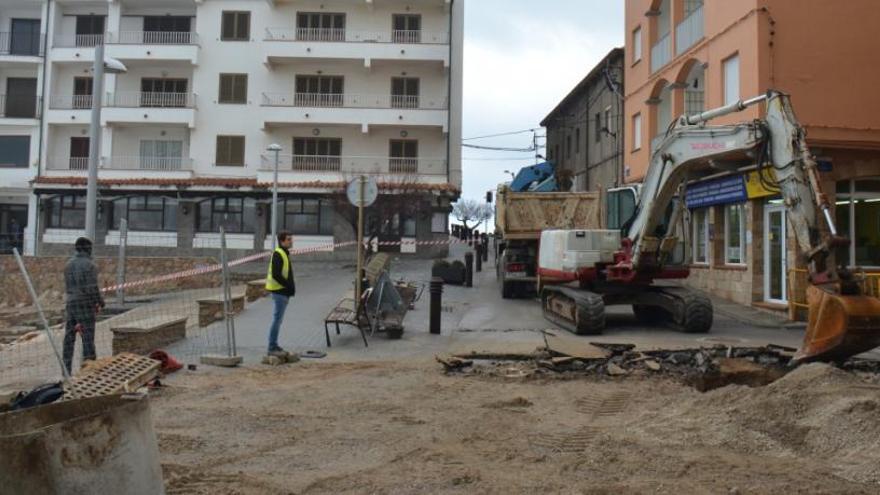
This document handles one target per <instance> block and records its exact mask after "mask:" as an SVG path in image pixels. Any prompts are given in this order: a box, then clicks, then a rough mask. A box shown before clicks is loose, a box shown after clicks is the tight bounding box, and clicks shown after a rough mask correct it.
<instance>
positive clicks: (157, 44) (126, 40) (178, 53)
mask: <svg viewBox="0 0 880 495" xmlns="http://www.w3.org/2000/svg"><path fill="white" fill-rule="evenodd" d="M107 43H108V44H107V53H108V55H110V56H111V57H114V58H117V59H119V60H123V61H126V60H163V61H179V62H189V63H191V64H192V65H197V64H198V57H199V37H198V34H196V33H193V32H189V31H121V32H119V33H113V34H111V35H110V36H109V38H108V41H107Z"/></svg>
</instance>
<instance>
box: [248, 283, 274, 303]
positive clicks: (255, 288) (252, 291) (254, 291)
mask: <svg viewBox="0 0 880 495" xmlns="http://www.w3.org/2000/svg"><path fill="white" fill-rule="evenodd" d="M268 293H269V291H267V290H266V279H264V278H260V279H257V280H251V281H250V282H248V283H247V289H245V293H244V295H245V298H246V299H247V302H254V301H256V300H257V299H260V298H262V297H265V296H266V294H268Z"/></svg>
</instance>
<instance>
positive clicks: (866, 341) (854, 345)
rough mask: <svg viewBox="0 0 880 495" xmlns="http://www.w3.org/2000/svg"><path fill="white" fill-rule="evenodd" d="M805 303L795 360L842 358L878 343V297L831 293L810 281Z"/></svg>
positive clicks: (879, 344) (879, 339) (879, 329)
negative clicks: (803, 330) (805, 318)
mask: <svg viewBox="0 0 880 495" xmlns="http://www.w3.org/2000/svg"><path fill="white" fill-rule="evenodd" d="M807 303H808V304H809V306H810V310H809V321H808V324H807V333H806V335H805V336H804V343H803V344H802V345H801V348H800V349H799V350H798V352H797V353H796V354H795V356H794V362H795V363H803V362H808V361H845V360H846V359H847V358H849V357H852V356H855V355H856V354H861V353H863V352H867V351H870V350H871V349H874V348H875V347H878V346H880V299H878V298H876V297H870V296H864V295H841V294H835V293H833V292H830V291H828V290H825V289H823V288H820V287H817V286H814V285H811V286H809V287H808V288H807Z"/></svg>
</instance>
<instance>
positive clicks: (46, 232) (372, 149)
mask: <svg viewBox="0 0 880 495" xmlns="http://www.w3.org/2000/svg"><path fill="white" fill-rule="evenodd" d="M463 3H464V2H463V0H409V1H407V0H323V1H312V0H53V1H45V0H30V1H29V0H0V31H7V33H8V34H7V33H3V34H0V36H5V38H0V87H2V88H5V91H6V93H7V96H6V97H5V98H6V103H7V104H6V110H7V111H6V113H5V114H4V115H3V118H2V119H0V164H2V165H3V166H9V167H11V168H8V169H7V168H4V169H0V174H2V175H3V176H6V175H7V174H8V175H9V177H10V179H11V180H10V181H7V180H4V181H3V185H2V187H0V212H5V211H7V209H8V210H10V211H15V213H14V214H15V215H25V218H26V225H27V226H26V229H25V233H26V234H25V241H26V242H25V244H27V245H26V246H25V248H26V251H27V252H34V251H35V252H37V253H38V254H52V253H57V252H61V251H64V252H66V251H68V250H69V246H70V243H71V242H72V240H73V239H75V238H76V237H77V236H79V235H81V234H82V232H83V228H84V222H85V218H84V216H85V215H84V213H85V201H84V200H85V181H86V174H87V172H86V168H87V167H86V165H87V163H88V154H89V144H90V136H89V121H90V118H91V108H92V104H93V101H92V77H91V67H92V63H93V61H94V52H95V46H96V45H98V44H100V43H103V44H104V46H105V50H106V56H108V57H113V58H115V59H118V60H119V61H121V62H122V63H123V64H125V66H126V68H127V72H125V73H123V74H118V75H107V76H106V79H105V86H104V90H105V91H104V95H103V97H102V113H101V141H100V156H99V163H100V165H99V219H98V233H97V237H98V239H96V241H97V242H96V243H97V245H99V246H103V247H105V249H112V246H113V245H114V244H116V243H118V239H119V231H118V229H119V225H120V220H121V219H122V218H125V219H126V220H127V222H128V225H129V236H128V246H129V249H130V250H131V249H134V251H133V252H134V253H141V254H149V255H153V254H159V255H162V254H169V253H175V254H198V253H199V252H200V251H201V250H205V249H214V248H217V247H219V230H220V227H221V226H222V227H223V228H224V229H225V230H226V232H227V233H228V234H229V235H228V236H227V237H228V241H229V244H230V247H232V248H234V249H240V250H243V251H250V250H259V249H264V248H265V247H266V246H269V245H271V239H269V238H268V232H270V231H271V226H270V223H269V219H270V217H271V205H270V203H271V189H272V183H273V168H274V164H275V155H274V153H271V152H269V151H267V148H268V147H269V145H270V144H279V145H281V147H282V152H281V153H280V155H279V164H280V166H279V171H280V172H279V193H280V194H279V195H280V201H279V205H278V207H279V210H278V211H279V230H281V229H286V230H290V231H292V232H293V233H294V234H295V242H296V245H295V247H310V246H315V245H324V244H327V243H331V242H334V241H335V242H344V241H349V240H351V239H353V236H354V229H353V221H352V218H353V214H354V210H353V208H351V207H350V206H349V205H348V204H347V202H346V201H345V200H344V194H343V193H342V189H343V187H344V184H345V183H346V182H347V181H349V180H351V179H352V178H354V177H356V176H358V175H361V174H369V175H372V176H374V177H376V179H377V181H378V182H379V184H380V199H379V204H381V203H382V202H383V201H385V202H386V204H388V205H390V204H394V201H395V198H397V201H399V200H400V198H402V197H405V198H406V201H405V202H404V203H406V204H405V206H406V207H405V208H401V210H400V213H398V214H395V215H392V214H390V213H389V210H388V209H387V208H386V209H384V210H383V209H382V208H376V214H377V215H382V216H383V218H373V219H370V221H371V222H372V223H373V224H374V225H381V226H382V236H381V240H409V239H419V240H433V239H435V238H438V239H439V238H445V236H446V228H447V227H446V225H447V221H446V219H447V216H448V212H449V211H450V206H449V204H450V202H451V201H454V199H455V198H456V197H457V196H458V194H459V191H460V189H461V155H460V146H459V143H460V141H461V101H462V51H463V50H462V42H463V14H464V5H463ZM21 19H33V20H34V21H35V22H34V23H31V24H27V23H25V22H22V21H21ZM17 33H28V34H17ZM4 39H8V40H9V41H8V42H6V44H5V45H4V44H3V40H4ZM22 40H27V41H28V43H24V41H22ZM23 43H24V44H23ZM4 47H6V50H5V51H4V50H3V48H4ZM43 47H45V50H42V49H43ZM23 51H27V52H28V53H27V54H23V53H18V52H23ZM7 52H8V53H7ZM31 52H34V53H33V54H32V53H31ZM43 55H44V57H43ZM22 80H26V81H28V82H27V83H25V82H22ZM9 93H13V94H14V95H26V98H21V97H20V96H15V97H14V98H10V96H9ZM10 101H14V104H13V105H12V107H10V103H9V102H10ZM24 101H32V102H34V105H32V107H33V109H32V112H30V113H26V112H25V111H24V110H25V109H24V108H19V107H24V103H23V102H24ZM10 108H11V109H12V110H14V111H13V112H11V113H10V111H9V110H10ZM28 108H30V107H28ZM24 113H26V115H22V114H24ZM7 136H11V139H10V138H8V137H7ZM25 138H27V139H25ZM25 150H27V153H26V155H27V156H26V159H25ZM13 162H14V164H13ZM7 163H9V164H12V165H5V164H7ZM9 197H11V198H14V200H8V199H7V198H9ZM24 198H27V201H25V200H24ZM22 207H25V210H22ZM3 208H7V209H3ZM23 211H26V212H27V213H26V214H24V213H22V212H23ZM2 214H3V215H5V216H3V217H0V219H4V218H7V217H10V218H11V215H12V214H11V213H2ZM392 217H393V218H392ZM0 226H2V225H0ZM169 248H175V249H169ZM397 249H400V248H397ZM404 250H405V251H413V248H411V247H406V248H404ZM418 251H419V252H420V253H422V254H426V255H430V254H434V253H435V251H430V250H427V249H422V248H418Z"/></svg>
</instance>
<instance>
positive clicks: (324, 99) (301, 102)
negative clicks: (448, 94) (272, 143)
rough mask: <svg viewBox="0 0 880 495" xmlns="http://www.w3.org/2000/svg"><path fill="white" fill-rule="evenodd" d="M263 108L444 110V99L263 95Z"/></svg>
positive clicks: (311, 94)
mask: <svg viewBox="0 0 880 495" xmlns="http://www.w3.org/2000/svg"><path fill="white" fill-rule="evenodd" d="M263 106H269V107H310V108H404V109H419V110H446V109H447V107H448V105H447V103H446V98H428V97H423V96H417V95H413V96H411V95H355V94H339V93H292V94H291V93H263Z"/></svg>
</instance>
